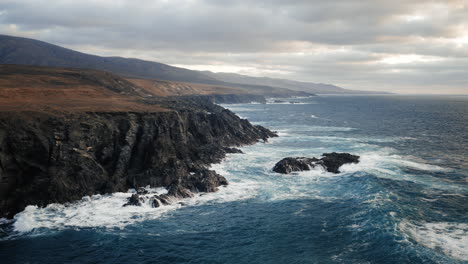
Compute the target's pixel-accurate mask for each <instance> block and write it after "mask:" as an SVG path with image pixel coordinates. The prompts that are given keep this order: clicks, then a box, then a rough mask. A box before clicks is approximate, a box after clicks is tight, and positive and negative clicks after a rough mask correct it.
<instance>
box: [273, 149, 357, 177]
mask: <svg viewBox="0 0 468 264" xmlns="http://www.w3.org/2000/svg"><path fill="white" fill-rule="evenodd" d="M322 156H323V157H322V158H321V159H317V158H306V157H296V158H291V157H288V158H284V159H282V160H280V161H279V162H278V163H276V165H275V166H274V167H273V171H274V172H277V173H282V174H289V173H291V172H294V171H308V170H311V169H312V168H315V167H316V166H321V167H323V168H325V169H326V170H327V171H328V172H332V173H339V172H340V171H339V168H340V167H341V166H342V165H343V164H347V163H358V162H359V156H356V155H351V154H349V153H336V152H333V153H324V154H323V155H322Z"/></svg>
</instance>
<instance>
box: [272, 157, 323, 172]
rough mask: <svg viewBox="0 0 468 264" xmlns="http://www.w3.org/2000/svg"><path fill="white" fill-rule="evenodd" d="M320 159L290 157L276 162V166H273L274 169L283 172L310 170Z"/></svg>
mask: <svg viewBox="0 0 468 264" xmlns="http://www.w3.org/2000/svg"><path fill="white" fill-rule="evenodd" d="M318 161H319V160H318V159H316V158H306V157H297V158H292V157H288V158H284V159H282V160H280V161H279V162H278V163H276V165H275V167H273V171H274V172H277V173H282V174H289V173H291V172H293V171H308V170H310V169H311V168H314V167H315V166H316V163H317V162H318Z"/></svg>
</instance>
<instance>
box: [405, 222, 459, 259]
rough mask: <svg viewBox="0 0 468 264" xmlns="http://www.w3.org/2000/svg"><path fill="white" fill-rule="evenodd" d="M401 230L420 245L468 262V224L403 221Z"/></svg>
mask: <svg viewBox="0 0 468 264" xmlns="http://www.w3.org/2000/svg"><path fill="white" fill-rule="evenodd" d="M399 228H400V230H401V231H403V232H404V233H405V234H406V235H407V236H409V237H410V238H411V239H413V240H415V241H416V242H418V243H419V244H421V245H423V246H425V247H428V248H431V249H434V250H438V251H441V252H443V253H444V254H446V255H448V256H450V257H452V258H455V259H459V260H464V261H468V224H466V223H448V222H436V223H421V224H413V223H410V222H409V221H406V220H405V221H402V222H401V223H400V224H399Z"/></svg>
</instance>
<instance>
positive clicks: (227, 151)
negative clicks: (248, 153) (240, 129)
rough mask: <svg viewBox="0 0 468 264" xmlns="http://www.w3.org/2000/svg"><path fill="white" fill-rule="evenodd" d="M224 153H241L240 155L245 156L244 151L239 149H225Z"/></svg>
mask: <svg viewBox="0 0 468 264" xmlns="http://www.w3.org/2000/svg"><path fill="white" fill-rule="evenodd" d="M224 151H225V152H226V153H239V154H244V152H242V150H240V149H238V148H228V147H225V148H224Z"/></svg>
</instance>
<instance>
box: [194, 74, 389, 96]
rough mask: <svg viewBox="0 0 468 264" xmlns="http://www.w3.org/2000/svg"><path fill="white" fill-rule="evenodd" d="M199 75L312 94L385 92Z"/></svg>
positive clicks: (319, 84) (229, 76) (256, 78)
mask: <svg viewBox="0 0 468 264" xmlns="http://www.w3.org/2000/svg"><path fill="white" fill-rule="evenodd" d="M201 73H203V74H205V75H207V76H209V77H212V78H215V79H218V80H220V81H223V82H229V83H240V84H248V85H263V86H271V87H278V88H286V89H291V90H296V91H304V92H308V93H314V94H385V92H372V91H359V90H348V89H344V88H341V87H338V86H335V85H332V84H325V83H310V82H298V81H292V80H287V79H279V78H269V77H252V76H247V75H241V74H236V73H224V72H220V73H214V72H210V71H201Z"/></svg>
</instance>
